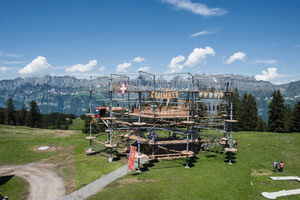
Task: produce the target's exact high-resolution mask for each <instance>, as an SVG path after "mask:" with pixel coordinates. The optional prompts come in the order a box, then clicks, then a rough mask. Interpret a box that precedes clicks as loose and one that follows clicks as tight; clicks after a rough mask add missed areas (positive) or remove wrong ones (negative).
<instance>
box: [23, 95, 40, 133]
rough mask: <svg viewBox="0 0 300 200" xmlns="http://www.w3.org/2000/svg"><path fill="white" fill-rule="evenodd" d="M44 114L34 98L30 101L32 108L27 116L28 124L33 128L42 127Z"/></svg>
mask: <svg viewBox="0 0 300 200" xmlns="http://www.w3.org/2000/svg"><path fill="white" fill-rule="evenodd" d="M41 121H42V115H41V113H40V109H39V107H38V105H37V103H36V102H35V101H34V100H32V101H31V102H30V109H29V112H28V114H27V118H26V125H27V126H29V127H31V128H37V127H41Z"/></svg>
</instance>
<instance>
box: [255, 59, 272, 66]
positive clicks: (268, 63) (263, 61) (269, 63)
mask: <svg viewBox="0 0 300 200" xmlns="http://www.w3.org/2000/svg"><path fill="white" fill-rule="evenodd" d="M277 62H278V61H277V60H255V61H254V63H262V64H266V65H271V64H275V63H277Z"/></svg>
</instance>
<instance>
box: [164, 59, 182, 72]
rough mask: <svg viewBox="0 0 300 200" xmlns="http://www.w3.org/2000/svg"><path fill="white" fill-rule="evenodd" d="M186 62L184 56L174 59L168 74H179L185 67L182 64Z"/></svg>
mask: <svg viewBox="0 0 300 200" xmlns="http://www.w3.org/2000/svg"><path fill="white" fill-rule="evenodd" d="M184 60H185V57H184V56H183V55H179V56H177V57H174V58H172V60H171V62H170V64H169V66H168V68H169V70H168V71H167V73H179V72H181V71H182V69H183V68H184V66H183V65H181V64H180V63H181V62H182V61H184Z"/></svg>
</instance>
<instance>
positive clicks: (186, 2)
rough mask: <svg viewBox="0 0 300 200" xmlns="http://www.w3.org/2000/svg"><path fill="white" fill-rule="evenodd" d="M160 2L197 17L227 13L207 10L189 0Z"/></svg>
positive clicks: (221, 9) (202, 5) (216, 9)
mask: <svg viewBox="0 0 300 200" xmlns="http://www.w3.org/2000/svg"><path fill="white" fill-rule="evenodd" d="M162 2H165V3H168V4H170V5H173V6H174V7H175V8H176V9H178V10H179V9H182V10H187V11H190V12H192V13H194V14H197V15H202V16H205V17H208V16H220V15H224V14H225V13H227V11H226V10H225V9H223V8H209V7H207V6H206V5H205V4H202V3H193V2H192V1H191V0H162Z"/></svg>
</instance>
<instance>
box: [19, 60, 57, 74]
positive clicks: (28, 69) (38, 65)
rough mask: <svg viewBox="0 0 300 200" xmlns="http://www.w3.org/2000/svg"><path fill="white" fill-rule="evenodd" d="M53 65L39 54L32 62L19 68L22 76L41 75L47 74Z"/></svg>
mask: <svg viewBox="0 0 300 200" xmlns="http://www.w3.org/2000/svg"><path fill="white" fill-rule="evenodd" d="M51 67H52V66H51V65H50V64H49V63H48V62H47V59H46V58H45V57H43V56H38V57H37V58H35V59H33V61H32V62H31V63H29V64H28V65H26V66H25V67H24V68H22V69H20V70H19V74H20V75H21V76H41V75H45V74H47V72H48V70H49V69H50V68H51Z"/></svg>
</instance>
